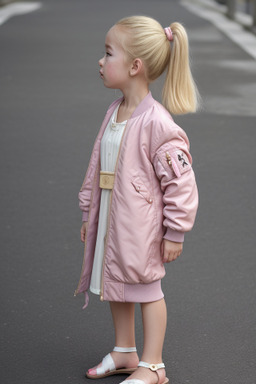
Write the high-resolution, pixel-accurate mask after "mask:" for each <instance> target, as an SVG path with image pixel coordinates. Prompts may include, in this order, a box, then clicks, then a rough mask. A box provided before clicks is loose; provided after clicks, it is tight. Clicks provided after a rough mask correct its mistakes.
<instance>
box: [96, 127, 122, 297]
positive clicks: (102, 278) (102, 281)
mask: <svg viewBox="0 0 256 384" xmlns="http://www.w3.org/2000/svg"><path fill="white" fill-rule="evenodd" d="M127 124H128V121H127V123H126V125H125V127H124V132H123V136H122V139H121V142H120V146H119V150H118V154H117V159H116V165H115V178H116V171H117V168H118V160H119V156H120V152H121V147H122V144H123V141H124V136H125V133H126V127H127ZM114 187H115V180H114V185H113V189H112V191H111V195H110V202H109V210H108V225H107V233H106V242H105V247H104V256H103V264H102V274H101V290H100V291H101V292H100V293H101V295H100V300H101V301H103V300H104V270H105V257H106V249H107V241H108V234H109V223H110V212H111V207H112V196H113V190H114Z"/></svg>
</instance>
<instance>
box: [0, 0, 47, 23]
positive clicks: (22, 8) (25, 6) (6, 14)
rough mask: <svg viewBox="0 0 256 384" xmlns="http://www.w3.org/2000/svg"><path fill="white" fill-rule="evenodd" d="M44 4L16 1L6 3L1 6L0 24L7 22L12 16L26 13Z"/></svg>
mask: <svg viewBox="0 0 256 384" xmlns="http://www.w3.org/2000/svg"><path fill="white" fill-rule="evenodd" d="M41 6H42V4H41V3H39V2H37V3H15V4H9V5H6V6H5V7H3V8H0V25H2V24H3V23H5V22H6V21H7V20H8V19H9V18H10V17H12V16H17V15H24V14H25V13H29V12H33V11H36V10H37V9H39V8H40V7H41Z"/></svg>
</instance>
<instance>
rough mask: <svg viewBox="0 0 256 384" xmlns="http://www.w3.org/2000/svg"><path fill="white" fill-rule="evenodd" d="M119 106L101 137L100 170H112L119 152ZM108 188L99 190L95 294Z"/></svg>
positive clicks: (121, 126) (121, 125) (92, 288)
mask: <svg viewBox="0 0 256 384" xmlns="http://www.w3.org/2000/svg"><path fill="white" fill-rule="evenodd" d="M118 108H119V106H118V107H117V108H116V110H115V111H114V113H113V115H112V116H111V118H110V120H109V122H108V125H107V127H106V130H105V132H104V135H103V137H102V139H101V146H100V158H101V170H102V171H105V172H114V171H115V165H116V160H117V156H118V152H119V147H120V143H121V139H122V136H123V133H124V128H125V125H126V121H123V122H122V123H117V122H116V116H117V111H118ZM110 192H111V190H109V189H102V190H101V200H100V213H99V223H98V233H97V241H96V247H95V253H94V261H93V269H92V276H91V284H90V291H91V292H93V293H95V294H96V295H100V291H101V275H102V262H103V256H104V238H105V236H106V233H107V221H108V211H109V203H110Z"/></svg>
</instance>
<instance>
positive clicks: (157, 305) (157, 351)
mask: <svg viewBox="0 0 256 384" xmlns="http://www.w3.org/2000/svg"><path fill="white" fill-rule="evenodd" d="M141 311H142V320H143V330H144V345H143V354H142V357H141V361H144V362H146V363H149V364H158V363H162V351H163V344H164V338H165V331H166V323H167V312H166V304H165V300H164V299H162V300H159V301H155V302H152V303H145V304H141ZM161 370H163V368H162V369H161ZM162 375H165V371H164V372H162ZM130 378H136V379H140V380H144V381H145V383H147V384H155V383H157V382H158V376H157V374H156V373H155V372H152V371H151V370H150V369H148V368H143V367H139V368H138V369H137V370H136V372H134V373H133V374H132V375H131V376H129V379H130Z"/></svg>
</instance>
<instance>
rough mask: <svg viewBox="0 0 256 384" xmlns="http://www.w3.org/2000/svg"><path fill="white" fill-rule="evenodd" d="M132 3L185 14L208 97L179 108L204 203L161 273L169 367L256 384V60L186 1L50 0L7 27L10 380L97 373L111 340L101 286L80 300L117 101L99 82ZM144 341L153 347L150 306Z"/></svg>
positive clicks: (139, 8)
mask: <svg viewBox="0 0 256 384" xmlns="http://www.w3.org/2000/svg"><path fill="white" fill-rule="evenodd" d="M131 14H147V15H149V16H153V17H154V18H156V19H158V20H159V21H160V22H161V24H162V25H163V26H167V25H169V24H170V22H172V21H176V20H178V21H180V22H182V23H183V24H184V25H185V27H186V28H187V31H188V34H189V39H190V46H191V63H192V71H193V73H194V76H195V80H196V82H197V84H198V88H199V90H200V93H201V97H202V107H201V110H200V112H199V113H197V114H195V115H187V116H179V117H175V120H176V122H177V123H178V124H180V125H181V126H182V127H183V128H184V129H185V131H186V132H187V134H188V136H189V138H190V143H191V152H192V155H193V167H194V170H195V173H196V177H197V183H198V188H199V195H200V206H199V211H198V216H197V221H196V224H195V227H194V229H193V230H192V231H191V232H190V233H189V234H187V235H186V239H185V247H184V252H183V255H182V256H181V257H180V258H179V259H178V260H177V261H175V262H174V263H171V264H170V265H168V266H167V274H166V277H165V278H164V280H163V290H164V292H165V298H166V302H167V307H168V329H167V334H166V342H165V346H164V362H165V364H166V367H167V374H168V377H169V379H170V382H171V383H172V384H185V383H190V384H224V383H228V384H255V382H256V363H255V361H256V337H255V331H256V300H255V285H256V258H255V249H256V241H255V238H256V237H255V217H256V216H255V210H256V208H255V162H256V155H255V138H256V129H255V127H256V124H255V122H256V119H255V118H256V108H255V107H256V105H255V100H256V76H255V75H256V62H255V60H254V59H253V58H252V56H251V55H249V54H248V53H247V52H245V50H244V49H242V48H241V47H239V46H238V45H237V44H236V43H234V42H233V41H231V40H230V39H229V37H228V36H227V35H226V34H224V33H223V32H222V31H220V30H219V29H218V28H217V27H216V25H214V24H213V23H212V22H211V21H209V20H206V19H205V18H202V17H199V15H198V14H195V13H194V12H192V11H191V10H189V9H188V8H187V7H185V6H183V5H182V3H181V2H179V1H176V0H173V1H169V0H159V1H153V0H136V1H134V0H130V1H122V0H121V1H120V0H119V1H117V0H109V1H104V0H94V1H93V2H92V1H89V0H73V1H72V2H71V1H68V0H62V1H61V2H60V1H58V0H43V1H41V7H40V8H39V9H38V10H37V11H35V12H32V13H28V14H25V15H22V16H15V17H12V18H9V19H8V21H7V22H5V23H4V24H2V25H1V27H0V53H1V61H0V83H1V87H0V108H1V113H0V120H1V151H0V169H1V189H0V201H1V222H0V236H1V240H0V241H1V275H2V276H1V296H2V299H1V300H2V305H1V323H0V325H1V344H0V345H1V376H0V382H1V384H18V383H19V384H32V383H33V384H34V383H37V384H46V383H52V384H69V383H76V384H80V383H81V384H82V383H89V382H90V381H89V380H88V379H85V378H84V372H85V370H86V369H87V368H88V367H91V366H93V365H95V364H96V363H98V362H99V361H100V359H101V358H102V357H103V356H104V355H105V354H106V353H108V352H109V351H110V350H111V349H112V348H113V345H114V340H113V330H112V321H111V315H110V311H109V307H108V303H101V302H100V301H99V299H98V297H96V296H94V295H90V304H89V307H88V308H87V309H86V310H85V311H82V310H81V307H82V305H83V297H82V296H78V297H76V298H74V297H73V292H74V290H75V288H76V285H77V282H78V279H79V275H80V269H81V264H82V255H83V245H82V244H81V243H80V239H79V238H80V234H79V230H80V224H81V214H80V211H79V208H78V200H77V194H78V191H79V189H80V185H81V183H82V181H83V177H84V173H85V171H86V168H87V165H88V161H89V156H90V151H91V148H92V145H93V141H94V139H95V137H96V134H97V131H98V129H99V126H100V124H101V121H102V119H103V117H104V114H105V111H106V108H107V107H108V105H109V104H110V103H111V101H112V100H113V99H115V98H116V97H118V96H119V93H118V91H114V90H108V89H105V88H104V87H103V85H102V82H101V80H100V78H99V74H98V59H99V58H100V57H101V56H102V55H103V51H104V36H105V33H106V32H107V30H108V29H109V27H110V26H111V25H112V24H113V23H114V22H115V21H116V20H118V19H120V18H121V17H124V16H126V15H131ZM161 81H162V80H161V79H160V80H159V81H157V82H156V83H154V84H153V85H152V92H153V95H154V96H155V97H156V98H158V99H159V98H160V93H161V84H162V83H161ZM136 338H137V347H138V351H139V353H141V351H142V342H143V334H142V326H141V321H140V310H139V306H138V307H137V308H136ZM123 379H124V377H112V378H111V377H110V378H107V379H104V380H101V382H104V383H113V384H115V383H116V384H117V383H119V382H121V381H122V380H123Z"/></svg>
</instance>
